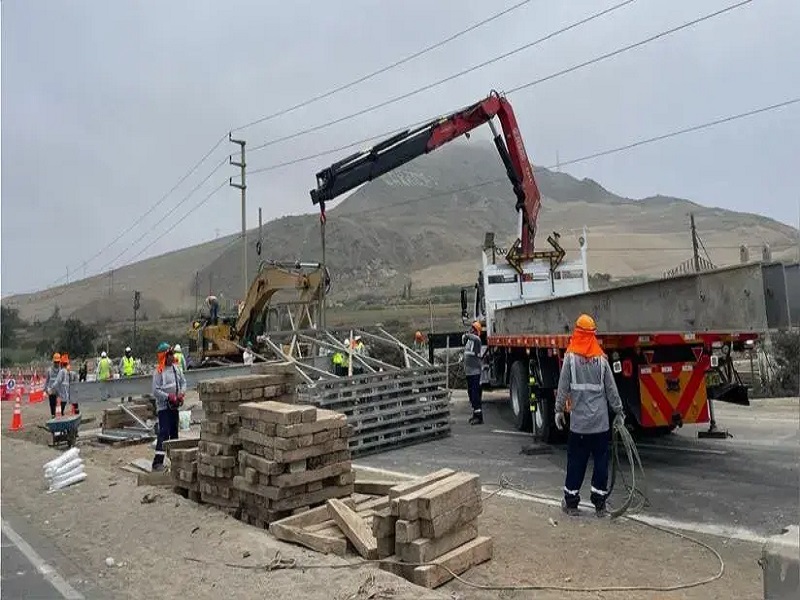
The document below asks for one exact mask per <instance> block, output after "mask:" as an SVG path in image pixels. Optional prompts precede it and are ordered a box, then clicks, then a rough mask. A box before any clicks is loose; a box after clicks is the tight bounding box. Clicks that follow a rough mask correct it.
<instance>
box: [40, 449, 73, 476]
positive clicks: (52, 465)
mask: <svg viewBox="0 0 800 600" xmlns="http://www.w3.org/2000/svg"><path fill="white" fill-rule="evenodd" d="M79 453H80V450H79V449H78V448H77V447H75V448H70V449H69V450H67V451H66V452H64V453H63V454H62V455H61V456H59V457H58V458H54V459H53V460H51V461H50V462H47V463H45V464H44V467H42V468H43V469H44V470H45V471H46V470H47V469H57V468H58V467H60V466H61V465H63V464H66V463H68V462H69V461H71V460H73V459H75V458H78V454H79Z"/></svg>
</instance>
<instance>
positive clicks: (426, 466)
mask: <svg viewBox="0 0 800 600" xmlns="http://www.w3.org/2000/svg"><path fill="white" fill-rule="evenodd" d="M490 397H491V396H490ZM494 397H495V400H494V401H493V400H490V401H488V402H485V407H484V416H485V424H484V425H483V426H479V427H470V426H469V425H467V424H466V422H467V420H468V418H469V414H470V409H469V405H468V404H467V402H466V401H465V399H464V394H463V393H461V392H454V402H453V405H452V406H453V435H452V436H451V437H449V438H445V439H442V440H438V441H434V442H430V443H426V444H421V445H417V446H411V447H408V448H403V449H399V450H395V451H392V452H386V453H383V454H380V455H376V456H368V457H365V458H363V459H361V460H359V461H358V463H359V464H364V465H367V466H372V467H378V468H383V469H388V470H394V471H401V472H406V473H413V474H423V473H426V472H430V471H432V470H435V469H438V468H442V467H451V468H454V469H464V470H471V471H474V472H477V473H479V474H480V475H481V478H482V481H483V482H484V483H489V482H496V481H498V478H499V476H500V475H501V474H504V475H506V476H507V477H509V478H510V479H511V480H512V481H513V482H514V483H517V484H519V485H522V486H524V487H525V488H528V489H532V490H535V491H537V492H538V493H541V494H547V495H552V496H558V495H560V493H561V489H562V486H563V481H564V480H563V476H564V469H565V466H566V451H565V447H564V446H557V447H555V448H554V451H553V452H552V453H551V454H547V455H539V456H528V455H523V454H520V449H521V447H522V446H523V445H524V444H525V443H528V442H529V438H527V436H524V435H523V434H520V433H519V432H516V431H514V427H513V425H512V421H511V415H510V412H509V410H508V409H507V408H506V403H505V402H504V401H502V400H500V401H498V400H497V399H502V396H498V395H496V394H495V395H494ZM715 406H716V407H717V422H718V424H719V426H720V427H722V428H727V429H728V430H729V431H730V432H731V433H732V434H733V435H734V436H735V437H733V438H729V439H726V440H698V439H697V431H698V430H699V429H701V428H700V427H695V426H687V427H684V428H683V429H682V430H680V431H679V432H678V433H676V434H672V435H670V436H667V437H662V438H655V439H647V440H640V441H639V444H638V446H639V451H640V454H641V457H642V461H643V463H644V468H645V471H646V475H647V487H648V496H649V499H650V502H651V506H650V508H649V509H648V510H647V513H648V514H650V515H654V516H658V517H663V518H666V519H670V520H674V521H684V522H693V523H695V522H696V523H703V524H708V525H711V526H714V525H719V526H722V527H735V528H743V529H747V530H750V531H753V532H755V533H756V534H758V535H762V536H763V535H771V534H773V533H777V532H779V531H780V530H781V528H782V527H784V526H785V525H788V524H790V523H796V522H797V502H798V495H799V493H800V478H799V477H800V475H799V472H798V459H799V458H800V453H799V452H798V450H799V449H800V446H798V441H800V435H799V434H798V427H799V426H800V421H799V416H800V413H799V412H798V401H797V399H794V400H793V401H792V400H791V399H787V400H760V401H755V402H754V404H753V406H751V407H738V406H732V405H724V404H722V403H718V404H716V405H715ZM587 490H588V477H587V482H586V483H585V484H584V491H585V492H586V491H587ZM584 495H586V496H587V498H588V494H584Z"/></svg>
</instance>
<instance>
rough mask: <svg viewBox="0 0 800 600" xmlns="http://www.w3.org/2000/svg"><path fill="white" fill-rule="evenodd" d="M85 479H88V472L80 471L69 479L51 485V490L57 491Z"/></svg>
mask: <svg viewBox="0 0 800 600" xmlns="http://www.w3.org/2000/svg"><path fill="white" fill-rule="evenodd" d="M84 479H86V473H79V474H78V475H75V476H73V477H70V478H69V479H66V480H64V481H61V482H59V483H58V484H57V485H56V484H53V485H52V486H50V491H51V492H55V491H57V490H60V489H63V488H65V487H67V486H68V485H72V484H73V483H78V482H79V481H83V480H84Z"/></svg>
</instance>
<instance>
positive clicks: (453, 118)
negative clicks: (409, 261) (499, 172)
mask: <svg viewBox="0 0 800 600" xmlns="http://www.w3.org/2000/svg"><path fill="white" fill-rule="evenodd" d="M495 116H496V117H498V119H499V120H500V125H501V127H502V129H503V133H502V135H501V134H500V133H498V132H497V130H496V129H495V127H494V124H493V123H492V119H493V118H494V117H495ZM484 123H488V124H489V127H490V128H491V130H492V135H493V137H494V144H495V146H496V147H497V151H498V152H499V153H500V159H501V160H502V162H503V165H504V166H505V168H506V174H507V175H508V178H509V180H510V181H511V185H512V188H513V190H514V195H515V196H516V204H515V208H516V210H517V211H518V212H520V213H521V214H522V226H521V231H520V237H519V239H518V240H517V242H516V243H515V244H514V246H513V247H512V251H511V252H510V253H509V254H508V255H507V256H506V258H507V259H508V260H509V262H510V263H511V264H512V265H514V266H515V268H517V270H519V271H520V272H521V267H520V262H521V261H523V260H526V259H531V258H535V257H549V258H550V259H551V265H552V268H555V266H557V265H558V263H560V262H561V259H562V258H563V256H564V251H563V249H561V247H560V246H559V245H558V243H557V241H556V240H557V237H556V239H554V238H552V237H549V238H548V241H549V242H550V243H551V245H552V246H553V248H554V250H552V251H545V252H534V247H533V240H534V237H535V236H536V223H537V219H538V216H539V209H540V208H541V204H542V202H541V195H540V194H539V188H538V187H537V185H536V180H535V179H534V177H533V167H532V166H531V163H530V161H529V160H528V155H527V153H526V152H525V145H524V144H523V142H522V135H521V134H520V131H519V126H518V124H517V119H516V117H515V116H514V111H513V109H512V108H511V104H510V103H509V102H508V100H506V98H505V97H503V96H500V95H499V94H497V93H496V92H492V93H491V94H490V95H489V96H488V97H487V98H485V99H483V100H481V101H480V102H476V103H475V104H473V105H471V106H468V107H466V108H463V109H461V110H459V111H456V112H454V113H452V114H450V115H447V116H445V117H441V118H438V119H436V120H434V121H431V122H429V123H426V124H425V125H422V126H420V127H417V128H415V129H408V130H406V131H402V132H400V133H398V134H396V135H393V136H391V137H389V138H388V139H386V140H384V141H382V142H380V143H378V144H377V145H375V146H374V147H372V148H370V149H369V150H365V151H363V152H357V153H355V154H352V155H350V156H348V157H347V158H345V159H343V160H340V161H338V162H335V163H333V164H332V165H331V166H330V167H328V168H326V169H323V170H322V171H320V172H319V173H317V188H316V189H314V190H311V200H312V202H313V203H314V204H319V206H320V212H321V214H322V216H323V218H324V216H325V202H326V201H329V200H333V199H334V198H337V197H338V196H340V195H341V194H343V193H345V192H347V191H349V190H352V189H353V188H355V187H358V186H359V185H361V184H363V183H366V182H368V181H372V180H373V179H375V178H376V177H380V176H381V175H384V174H385V173H388V172H389V171H392V170H393V169H396V168H397V167H400V166H401V165H404V164H405V163H407V162H409V161H411V160H413V159H415V158H417V157H418V156H422V155H423V154H427V153H429V152H431V151H433V150H436V148H439V147H440V146H443V145H444V144H446V143H447V142H450V141H452V140H454V139H456V138H458V137H460V136H462V135H465V134H468V133H469V132H470V131H472V130H473V129H475V128H476V127H479V126H480V125H483V124H484Z"/></svg>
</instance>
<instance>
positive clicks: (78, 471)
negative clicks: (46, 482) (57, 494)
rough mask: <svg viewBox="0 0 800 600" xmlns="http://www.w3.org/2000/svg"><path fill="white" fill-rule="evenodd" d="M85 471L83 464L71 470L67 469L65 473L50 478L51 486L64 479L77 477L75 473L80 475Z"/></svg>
mask: <svg viewBox="0 0 800 600" xmlns="http://www.w3.org/2000/svg"><path fill="white" fill-rule="evenodd" d="M83 472H84V470H83V465H80V466H79V467H76V468H74V469H72V470H71V471H67V472H65V473H62V474H61V475H59V476H58V477H53V479H51V480H50V487H53V486H54V485H56V484H58V483H61V482H63V481H67V480H68V479H71V478H72V477H75V475H80V474H81V473H83Z"/></svg>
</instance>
